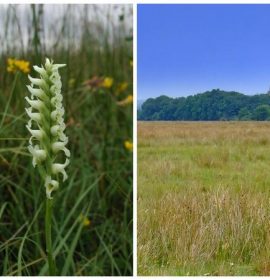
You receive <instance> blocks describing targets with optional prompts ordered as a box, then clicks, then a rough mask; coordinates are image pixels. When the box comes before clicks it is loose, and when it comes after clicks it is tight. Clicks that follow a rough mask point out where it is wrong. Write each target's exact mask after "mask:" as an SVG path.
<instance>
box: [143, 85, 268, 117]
mask: <svg viewBox="0 0 270 280" xmlns="http://www.w3.org/2000/svg"><path fill="white" fill-rule="evenodd" d="M138 119H139V120H170V121H173V120H183V121H219V120H243V121H248V120H258V121H265V120H270V94H269V93H267V94H257V95H252V96H250V95H245V94H242V93H239V92H235V91H230V92H228V91H223V90H220V89H213V90H211V91H206V92H204V93H200V94H196V95H192V96H188V97H179V98H171V97H168V96H165V95H162V96H159V97H157V98H149V99H147V100H146V101H145V102H144V103H143V104H142V106H141V109H140V110H138Z"/></svg>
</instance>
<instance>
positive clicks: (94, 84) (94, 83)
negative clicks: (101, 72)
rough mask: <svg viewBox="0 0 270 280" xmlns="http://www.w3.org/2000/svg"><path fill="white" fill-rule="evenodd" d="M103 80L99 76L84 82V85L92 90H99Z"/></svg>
mask: <svg viewBox="0 0 270 280" xmlns="http://www.w3.org/2000/svg"><path fill="white" fill-rule="evenodd" d="M102 83H103V79H102V78H100V77H97V76H94V77H92V78H91V79H89V80H87V81H85V82H84V85H86V86H89V87H91V88H98V87H100V86H101V85H102Z"/></svg>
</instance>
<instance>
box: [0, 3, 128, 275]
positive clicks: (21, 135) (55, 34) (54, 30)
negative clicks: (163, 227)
mask: <svg viewBox="0 0 270 280" xmlns="http://www.w3.org/2000/svg"><path fill="white" fill-rule="evenodd" d="M132 17H133V15H132V5H93V4H91V5H41V4H40V5H0V42H1V48H0V170H1V172H0V260H1V262H0V274H2V275H47V274H48V267H47V265H46V254H45V236H44V201H45V188H44V186H43V182H42V181H41V178H40V177H39V174H38V172H37V170H36V169H34V168H33V166H32V159H31V157H30V155H29V153H28V150H27V148H26V147H27V145H28V139H29V133H28V131H27V129H26V128H25V125H26V123H27V121H28V118H27V116H26V113H25V111H24V109H25V107H26V106H27V104H26V102H25V99H24V97H25V96H27V95H28V93H27V90H26V84H29V82H28V79H27V74H28V73H29V74H31V75H34V73H32V66H33V65H35V64H37V65H40V64H41V63H44V61H45V57H48V58H51V59H53V60H54V62H55V63H65V64H67V66H66V67H65V68H63V69H61V71H60V74H61V76H62V81H63V96H64V107H65V111H66V114H65V119H66V123H67V128H66V134H67V135H68V137H69V144H68V148H69V149H70V150H71V163H70V165H69V166H68V168H67V173H68V175H69V178H68V180H67V181H66V182H65V183H63V184H61V185H60V189H59V190H58V191H57V192H56V193H55V195H54V205H55V206H54V218H53V234H52V238H53V248H54V252H55V255H56V263H57V266H58V273H59V274H60V275H78V276H80V275H132V269H133V268H132V181H133V172H132V159H133V156H132V147H133V145H132V138H133V136H132V122H133V117H132V112H133V106H132V105H133V84H132V82H133V80H132V79H133V63H132V55H133V54H132V43H133V38H132V22H133V19H132Z"/></svg>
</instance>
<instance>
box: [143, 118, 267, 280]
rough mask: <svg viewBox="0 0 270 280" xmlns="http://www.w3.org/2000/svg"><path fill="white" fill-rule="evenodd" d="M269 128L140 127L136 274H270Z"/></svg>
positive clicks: (185, 124) (157, 124)
mask: <svg viewBox="0 0 270 280" xmlns="http://www.w3.org/2000/svg"><path fill="white" fill-rule="evenodd" d="M269 129H270V123H269V122H216V123H215V122H193V123H192V122H140V123H139V124H138V274H139V275H182V276H183V275H232V276H235V275H238V276H242V275H269V274H270V262H269V256H270V249H269V248H270V234H269V218H270V206H269V198H270V187H269V186H270V173H269V165H270V150H269V144H270V135H269Z"/></svg>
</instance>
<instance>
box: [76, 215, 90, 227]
mask: <svg viewBox="0 0 270 280" xmlns="http://www.w3.org/2000/svg"><path fill="white" fill-rule="evenodd" d="M79 219H80V221H81V222H82V224H83V225H84V226H85V227H88V226H90V224H91V221H90V220H89V219H88V218H87V217H86V216H84V215H83V214H80V217H79Z"/></svg>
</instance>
